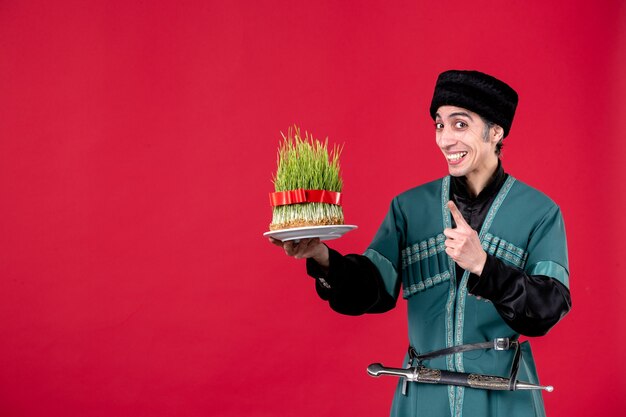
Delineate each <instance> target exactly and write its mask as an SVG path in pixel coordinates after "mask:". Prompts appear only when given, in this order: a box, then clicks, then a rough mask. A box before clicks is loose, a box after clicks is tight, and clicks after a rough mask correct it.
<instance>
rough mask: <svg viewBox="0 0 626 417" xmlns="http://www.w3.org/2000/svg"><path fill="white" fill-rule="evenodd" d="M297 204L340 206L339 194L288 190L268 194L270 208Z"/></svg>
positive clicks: (321, 191) (325, 191)
mask: <svg viewBox="0 0 626 417" xmlns="http://www.w3.org/2000/svg"><path fill="white" fill-rule="evenodd" d="M298 203H326V204H335V205H337V206H340V205H341V193H338V192H335V191H327V190H302V189H299V190H289V191H277V192H275V193H270V204H271V205H272V207H276V206H284V205H286V204H298Z"/></svg>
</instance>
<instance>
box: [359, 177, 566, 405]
mask: <svg viewBox="0 0 626 417" xmlns="http://www.w3.org/2000/svg"><path fill="white" fill-rule="evenodd" d="M449 200H450V177H444V178H443V179H440V180H437V181H433V182H430V183H428V184H425V185H422V186H420V187H416V188H414V189H412V190H409V191H407V192H405V193H403V194H401V195H399V196H397V197H396V198H395V199H394V200H393V201H392V204H391V208H390V210H389V212H388V214H387V216H386V218H385V220H384V222H383V224H382V225H381V227H380V229H379V230H378V233H377V234H376V236H375V238H374V240H373V242H372V243H371V245H370V246H369V248H368V250H367V251H366V252H365V254H364V255H365V256H367V257H368V258H369V259H370V260H371V261H372V262H373V263H374V264H375V265H376V267H377V268H378V270H379V271H380V273H381V275H382V277H383V280H384V282H385V288H386V290H387V292H388V293H389V294H390V295H392V296H393V297H396V298H397V297H398V296H399V293H400V290H401V291H402V295H403V297H404V298H405V299H406V300H407V303H408V328H409V342H410V344H411V346H413V347H414V348H415V349H416V350H417V352H419V353H425V352H430V351H434V350H438V349H442V348H445V347H451V346H455V345H461V344H466V343H477V342H484V341H490V340H493V339H495V338H499V337H509V338H517V337H518V336H519V334H518V333H516V332H515V331H514V330H513V329H511V328H510V327H509V326H508V325H507V324H506V323H505V322H504V320H503V319H502V318H501V317H500V315H499V314H498V312H497V311H496V309H495V307H494V305H493V304H492V303H491V302H490V301H488V300H486V299H479V298H477V297H475V296H473V295H471V294H469V293H468V290H467V280H468V277H469V273H468V272H465V274H464V275H463V277H462V278H460V284H459V285H458V286H457V285H456V283H457V277H456V273H455V264H454V262H453V261H452V260H451V259H450V258H449V257H448V256H447V254H446V253H445V246H444V241H445V236H444V234H443V230H444V229H445V228H448V227H451V216H450V213H449V210H448V209H447V207H446V203H447V202H448V201H449ZM479 237H480V240H481V242H482V245H483V249H484V250H485V251H486V252H487V253H489V254H491V255H493V256H495V257H497V258H499V259H501V260H502V261H504V262H506V263H508V264H510V265H513V266H515V267H518V268H520V269H523V270H524V271H525V272H526V273H527V274H528V275H544V276H547V277H552V278H554V279H556V280H558V281H560V282H561V283H562V284H564V285H565V286H566V287H568V286H569V283H568V277H569V271H568V261H567V245H566V239H565V229H564V224H563V219H562V216H561V212H560V210H559V208H558V206H557V205H556V204H555V203H554V202H553V201H552V200H550V199H549V198H548V197H547V196H546V195H544V194H542V193H541V192H539V191H537V190H535V189H533V188H531V187H529V186H527V185H525V184H523V183H521V182H520V181H517V180H515V179H514V178H513V177H511V176H509V177H508V178H507V180H506V182H505V183H504V185H503V186H502V188H501V189H500V191H499V193H498V195H497V196H496V198H495V200H494V202H493V204H492V206H491V208H490V210H489V212H488V214H487V217H486V218H485V221H484V223H483V226H482V229H481V230H480V231H479ZM521 349H522V360H521V362H520V367H519V373H518V379H519V380H523V381H528V382H531V383H535V384H538V383H539V381H538V377H537V372H536V369H535V364H534V360H533V357H532V353H531V350H530V345H529V343H528V342H524V343H522V347H521ZM513 355H514V351H513V350H508V351H495V350H477V351H471V352H466V353H459V354H455V355H449V356H445V357H440V358H435V359H432V360H430V361H427V362H426V363H425V365H426V366H429V367H431V368H438V369H447V370H450V371H459V372H469V373H480V374H488V375H498V376H505V377H508V375H509V372H510V368H511V363H512V360H513ZM404 364H405V365H406V364H407V358H405V361H404ZM391 415H392V416H447V415H450V416H452V417H462V416H465V417H476V416H500V415H502V416H504V415H506V416H513V417H517V416H519V417H521V416H544V415H545V412H544V407H543V400H542V397H541V391H486V390H479V389H471V388H462V387H453V386H446V385H430V384H420V383H413V382H411V383H409V384H408V392H407V395H403V394H402V393H401V382H400V383H399V385H398V388H397V389H396V393H395V396H394V401H393V406H392V411H391Z"/></svg>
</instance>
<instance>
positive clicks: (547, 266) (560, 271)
mask: <svg viewBox="0 0 626 417" xmlns="http://www.w3.org/2000/svg"><path fill="white" fill-rule="evenodd" d="M526 272H527V273H528V275H545V276H547V277H552V278H554V279H556V280H557V281H559V282H560V283H561V284H563V285H565V286H566V287H567V288H569V272H568V271H567V269H565V268H563V267H562V266H561V265H559V264H557V263H556V262H552V261H540V262H537V263H536V264H534V265H532V266H531V267H530V268H528V270H527V271H526Z"/></svg>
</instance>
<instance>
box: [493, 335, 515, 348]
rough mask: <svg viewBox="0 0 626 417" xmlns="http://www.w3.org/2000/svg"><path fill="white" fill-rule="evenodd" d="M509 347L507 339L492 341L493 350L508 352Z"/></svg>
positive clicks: (509, 343) (501, 338) (500, 338)
mask: <svg viewBox="0 0 626 417" xmlns="http://www.w3.org/2000/svg"><path fill="white" fill-rule="evenodd" d="M510 347H511V341H510V340H509V338H508V337H498V338H496V339H493V349H494V350H509V348H510Z"/></svg>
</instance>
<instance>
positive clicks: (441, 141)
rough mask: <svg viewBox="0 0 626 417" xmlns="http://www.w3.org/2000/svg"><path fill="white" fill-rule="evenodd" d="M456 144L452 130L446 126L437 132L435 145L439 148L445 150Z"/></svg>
mask: <svg viewBox="0 0 626 417" xmlns="http://www.w3.org/2000/svg"><path fill="white" fill-rule="evenodd" d="M454 142H456V140H455V138H454V134H453V132H452V129H451V128H450V127H448V126H444V127H443V129H441V130H440V131H439V132H437V144H438V145H439V147H441V148H446V147H448V146H450V145H452V144H454Z"/></svg>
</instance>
